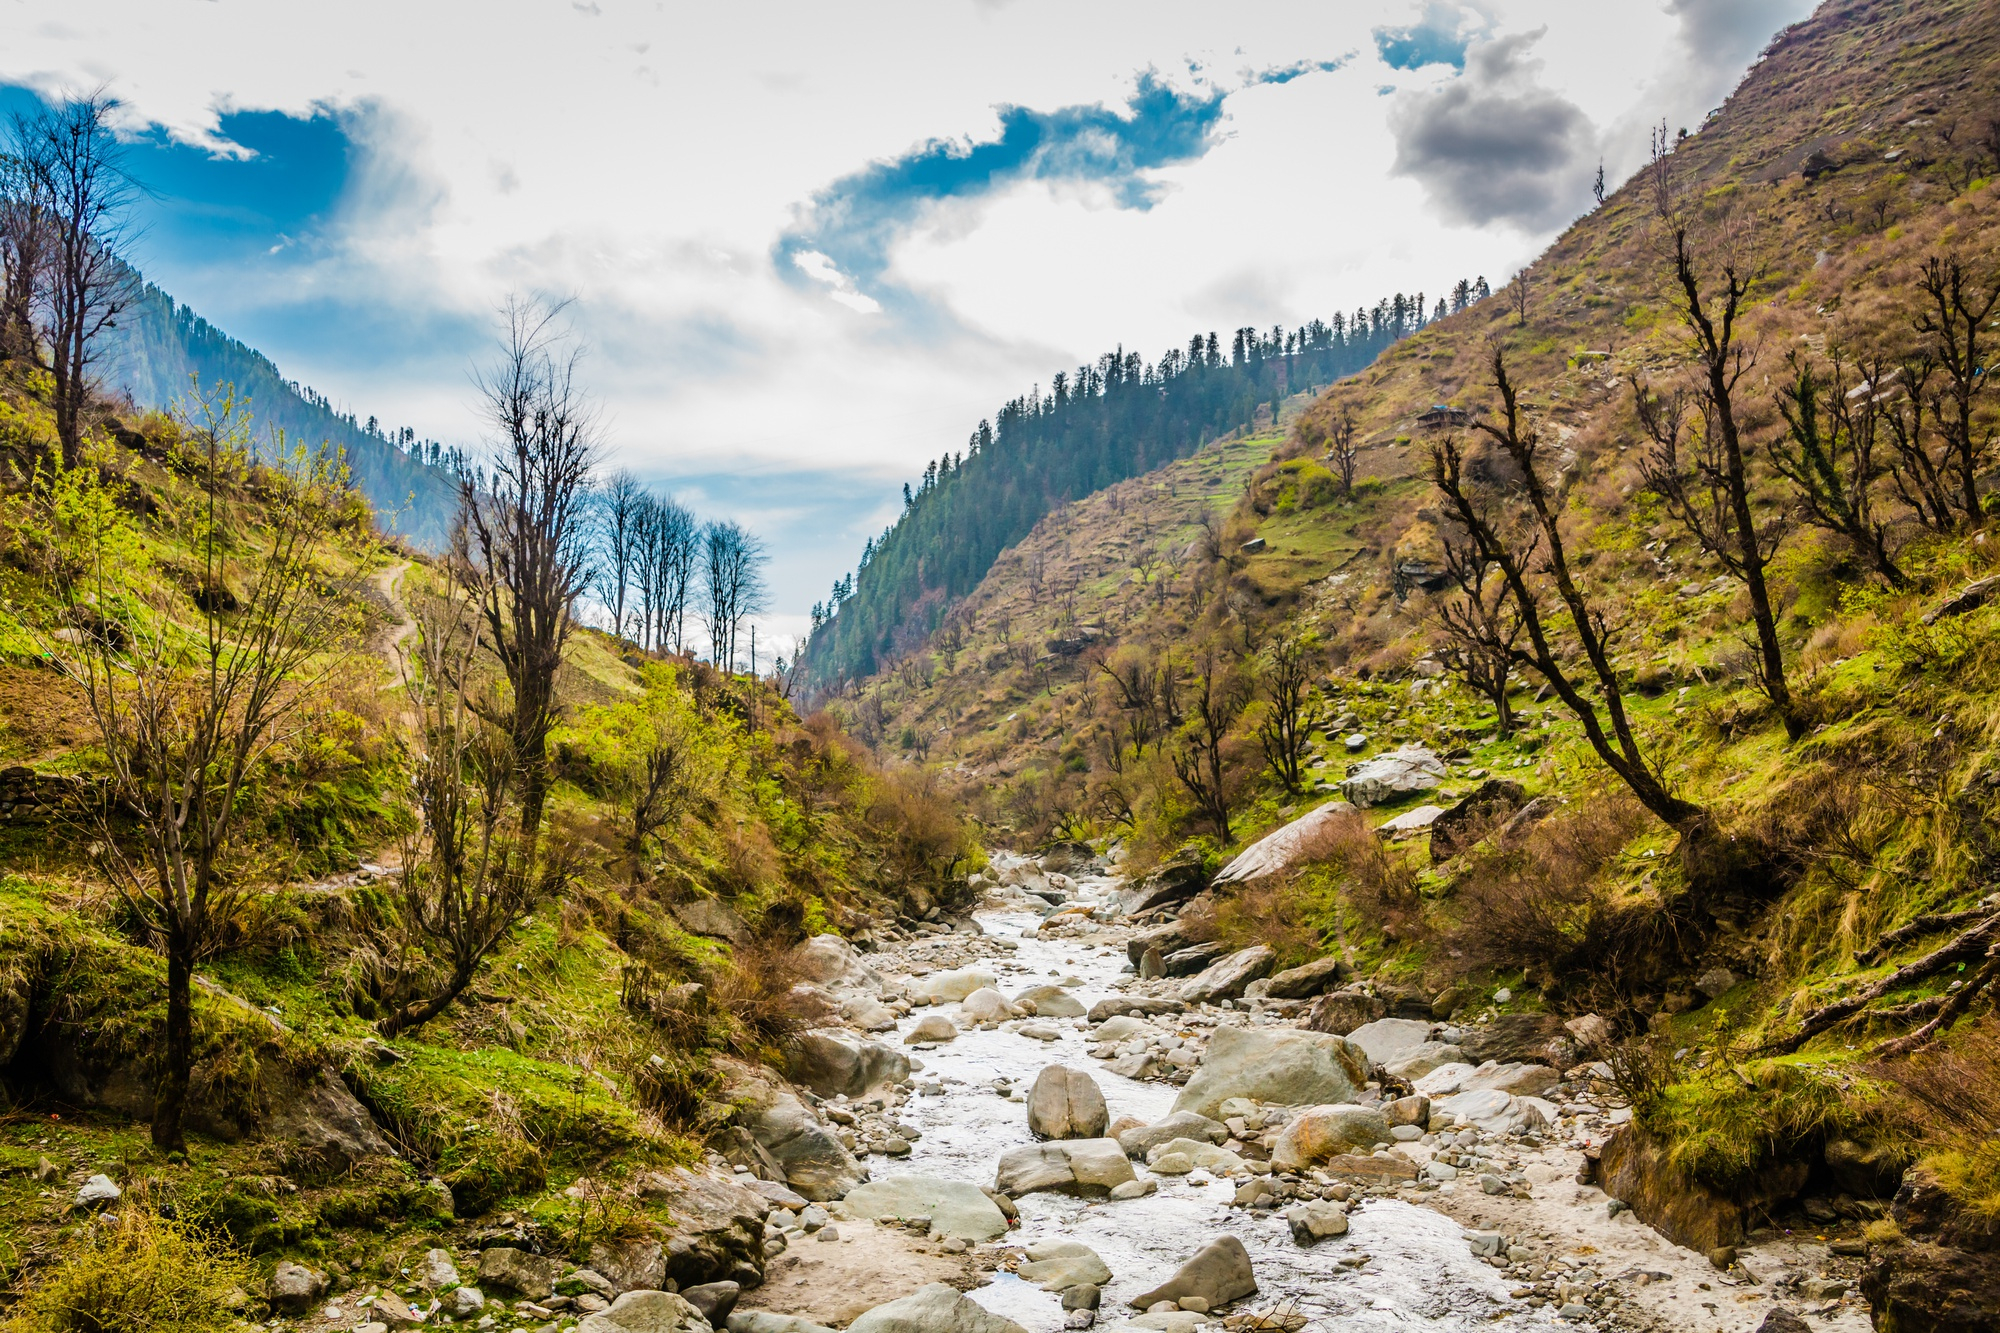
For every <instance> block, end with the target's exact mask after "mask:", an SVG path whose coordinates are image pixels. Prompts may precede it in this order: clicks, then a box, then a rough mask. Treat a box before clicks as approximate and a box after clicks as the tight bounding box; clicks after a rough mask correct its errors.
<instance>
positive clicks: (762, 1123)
mask: <svg viewBox="0 0 2000 1333" xmlns="http://www.w3.org/2000/svg"><path fill="white" fill-rule="evenodd" d="M871 1044H872V1043H871ZM717 1065H718V1068H720V1069H721V1070H722V1071H723V1074H724V1079H723V1084H722V1090H721V1100H723V1101H725V1102H726V1103H727V1104H728V1105H729V1106H730V1108H731V1119H732V1120H733V1121H734V1122H735V1123H736V1124H737V1125H740V1126H741V1127H742V1128H743V1129H744V1130H745V1131H747V1132H748V1133H749V1135H750V1136H751V1138H752V1139H753V1140H754V1141H755V1142H756V1144H757V1145H758V1147H759V1148H761V1149H762V1150H763V1151H764V1152H765V1153H766V1154H767V1155H768V1156H769V1158H770V1159H771V1161H773V1162H774V1163H776V1165H777V1166H778V1169H779V1170H780V1171H781V1172H783V1174H784V1177H785V1182H786V1183H787V1184H788V1185H790V1186H791V1188H793V1189H795V1190H797V1191H798V1192H799V1193H800V1194H802V1195H804V1196H805V1197H806V1198H807V1199H810V1200H813V1201H815V1202H825V1201H826V1200H828V1199H838V1198H840V1197H841V1196H842V1195H844V1194H846V1193H847V1191H849V1190H850V1189H852V1188H854V1187H855V1186H856V1185H858V1184H860V1183H861V1182H862V1181H864V1180H866V1179H868V1168H867V1167H865V1166H863V1165H862V1164H861V1163H859V1162H857V1161H855V1160H854V1156H853V1154H852V1153H850V1152H848V1151H847V1148H846V1145H844V1144H843V1143H842V1142H841V1141H840V1139H839V1138H838V1137H837V1136H836V1135H835V1134H834V1132H833V1131H832V1130H831V1129H829V1128H827V1126H826V1125H824V1124H822V1123H821V1121H820V1118H819V1116H818V1115H817V1114H816V1113H815V1112H814V1111H813V1110H812V1109H811V1108H809V1107H808V1106H807V1105H806V1104H805V1102H804V1101H803V1100H802V1099H800V1097H799V1096H798V1094H796V1093H794V1092H793V1091H792V1090H791V1088H790V1087H789V1086H788V1085H786V1084H785V1083H783V1082H781V1081H780V1080H779V1079H778V1078H777V1077H776V1076H775V1075H773V1074H771V1073H770V1072H769V1071H768V1070H766V1069H763V1068H762V1067H761V1066H754V1065H749V1064H746V1063H743V1062H741V1061H735V1060H729V1061H718V1062H717Z"/></svg>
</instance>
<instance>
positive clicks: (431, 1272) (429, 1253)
mask: <svg viewBox="0 0 2000 1333" xmlns="http://www.w3.org/2000/svg"><path fill="white" fill-rule="evenodd" d="M413 1276H414V1278H415V1280H416V1283H417V1285H418V1286H420V1287H422V1288H424V1289H425V1290H426V1291H437V1290H439V1289H440V1288H443V1287H449V1286H450V1285H452V1284H453V1283H454V1282H456V1281H458V1265H457V1264H455V1263H453V1262H452V1261H451V1251H450V1250H425V1251H424V1257H423V1258H421V1259H419V1260H418V1261H417V1271H416V1273H415V1274H413Z"/></svg>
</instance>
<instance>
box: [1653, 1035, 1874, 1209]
mask: <svg viewBox="0 0 2000 1333" xmlns="http://www.w3.org/2000/svg"><path fill="white" fill-rule="evenodd" d="M1878 1097H1879V1093H1878V1091H1877V1089H1876V1088H1875V1087H1874V1086H1873V1085H1872V1084H1869V1083H1867V1082H1866V1081H1864V1080H1862V1079H1860V1078H1859V1077H1857V1076H1855V1075H1852V1074H1850V1073H1848V1072H1846V1071H1844V1070H1841V1069H1838V1068H1837V1067H1829V1066H1827V1065H1824V1064H1818V1063H1812V1062H1808V1061H1805V1060H1802V1059H1798V1058H1788V1059H1782V1060H1759V1061H1752V1062H1749V1063H1747V1064H1735V1063H1732V1062H1730V1061H1728V1060H1726V1059H1722V1058H1717V1059H1715V1060H1713V1061H1712V1062H1711V1063H1710V1065H1709V1066H1708V1068H1706V1069H1703V1070H1697V1071H1691V1072H1689V1073H1688V1074H1687V1075H1686V1076H1684V1077H1682V1078H1680V1079H1679V1080H1677V1081H1675V1082H1672V1083H1668V1084H1666V1085H1664V1086H1661V1087H1657V1088H1652V1089H1646V1090H1641V1091H1639V1092H1638V1094H1637V1095H1635V1097H1634V1099H1633V1113H1634V1115H1635V1117H1636V1118H1637V1119H1638V1120H1639V1122H1640V1123H1641V1124H1642V1125H1643V1126H1644V1127H1645V1128H1646V1130H1647V1132H1649V1133H1650V1134H1652V1135H1653V1136H1654V1137H1655V1138H1656V1139H1658V1140H1659V1141H1660V1142H1661V1143H1662V1144H1663V1145H1664V1147H1665V1150H1666V1160H1667V1163H1668V1165H1669V1166H1670V1167H1672V1168H1673V1169H1675V1170H1676V1171H1678V1172H1680V1173H1681V1174H1683V1175H1684V1176H1686V1177H1687V1178H1689V1179H1692V1180H1696V1181H1699V1182H1701V1183H1702V1184H1705V1185H1709V1186H1712V1187H1714V1188H1716V1189H1719V1190H1723V1191H1735V1190H1742V1189H1745V1188H1748V1187H1750V1186H1752V1185H1753V1184H1754V1183H1755V1182H1756V1180H1757V1178H1758V1176H1759V1175H1760V1174H1761V1173H1762V1172H1763V1171H1764V1170H1765V1169H1766V1168H1768V1167H1770V1166H1773V1165H1775V1164H1778V1163H1781V1162H1784V1161H1787V1160H1790V1159H1791V1158H1793V1157H1795V1156H1796V1155H1798V1153H1799V1152H1800V1151H1801V1149H1803V1148H1805V1147H1807V1146H1809V1145H1817V1144H1818V1143H1820V1142H1823V1141H1824V1140H1825V1139H1827V1138H1829V1137H1833V1136H1834V1135H1836V1134H1839V1133H1848V1132H1853V1131H1855V1130H1857V1129H1860V1128H1861V1127H1862V1126H1864V1125H1866V1124H1868V1123H1871V1122H1872V1121H1874V1120H1875V1119H1876V1118H1877V1109H1876V1105H1877V1100H1878Z"/></svg>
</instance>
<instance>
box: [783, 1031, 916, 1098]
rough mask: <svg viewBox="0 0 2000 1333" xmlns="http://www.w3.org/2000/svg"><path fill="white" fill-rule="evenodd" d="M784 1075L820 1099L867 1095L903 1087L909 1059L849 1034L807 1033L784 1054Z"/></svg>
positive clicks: (890, 1049)
mask: <svg viewBox="0 0 2000 1333" xmlns="http://www.w3.org/2000/svg"><path fill="white" fill-rule="evenodd" d="M786 1062H787V1068H786V1072H787V1073H788V1074H789V1075H790V1076H791V1078H792V1081H793V1082H795V1083H803V1084H804V1085H805V1086H807V1087H808V1088H811V1089H812V1090H813V1091H814V1092H815V1093H816V1094H818V1095H819V1096H821V1097H841V1096H846V1097H852V1098H859V1097H865V1096H867V1095H868V1093H869V1091H870V1090H871V1089H873V1088H879V1087H881V1086H882V1085H883V1084H885V1083H905V1082H908V1081H909V1077H910V1057H909V1056H907V1055H904V1054H903V1053H902V1052H901V1051H899V1050H897V1049H896V1048H895V1047H893V1046H885V1045H883V1044H882V1043H881V1042H879V1041H866V1040H862V1039H860V1038H857V1037H855V1036H854V1034H852V1033H849V1032H828V1031H819V1032H806V1033H802V1034H800V1036H799V1037H798V1039H797V1040H796V1041H794V1042H793V1043H792V1045H791V1048H790V1050H788V1051H787V1052H786Z"/></svg>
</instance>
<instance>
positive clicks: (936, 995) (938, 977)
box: [908, 967, 1000, 1004]
mask: <svg viewBox="0 0 2000 1333" xmlns="http://www.w3.org/2000/svg"><path fill="white" fill-rule="evenodd" d="M999 984H1000V978H998V977H996V976H994V975H993V974H992V973H991V972H983V971H981V970H980V969H978V968H976V967H964V968H960V969H958V970H957V971H955V972H933V973H931V974H930V975H929V976H927V977H918V978H917V979H916V980H915V981H912V982H911V983H910V984H909V987H908V989H909V994H910V998H912V999H921V1000H928V1001H930V1003H932V1004H957V1003H958V1002H959V1001H960V1000H963V999H964V998H965V997H966V996H968V995H970V994H972V992H974V991H976V990H984V989H991V988H992V987H994V986H998V985H999Z"/></svg>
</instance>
